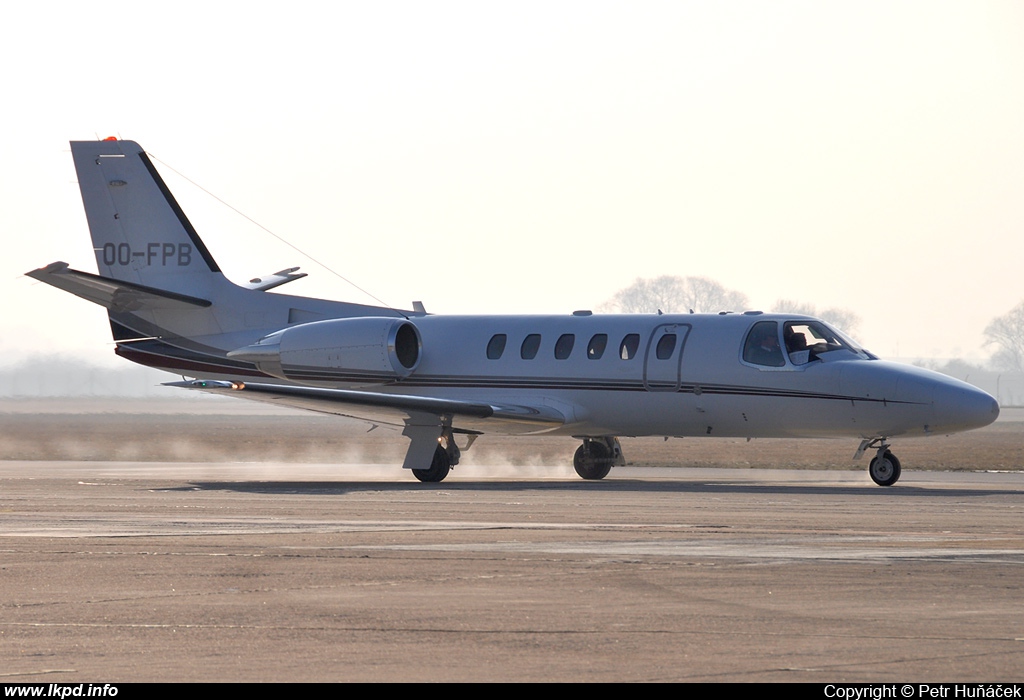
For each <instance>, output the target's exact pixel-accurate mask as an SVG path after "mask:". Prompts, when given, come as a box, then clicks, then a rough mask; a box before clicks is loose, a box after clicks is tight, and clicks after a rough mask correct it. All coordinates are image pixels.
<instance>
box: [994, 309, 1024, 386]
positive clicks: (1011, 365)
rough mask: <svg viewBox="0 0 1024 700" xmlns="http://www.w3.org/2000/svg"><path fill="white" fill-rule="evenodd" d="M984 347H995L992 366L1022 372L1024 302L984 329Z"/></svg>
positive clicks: (1023, 368) (1023, 365)
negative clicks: (985, 339)
mask: <svg viewBox="0 0 1024 700" xmlns="http://www.w3.org/2000/svg"><path fill="white" fill-rule="evenodd" d="M985 337H986V338H988V340H987V341H986V343H985V344H986V345H995V346H996V352H995V354H993V355H992V364H993V365H994V366H996V367H999V368H1001V369H1008V370H1013V371H1016V372H1024V302H1021V303H1019V304H1017V305H1016V306H1015V307H1013V308H1012V309H1010V310H1009V311H1008V312H1006V313H1005V314H1004V315H1002V316H997V317H996V318H994V319H992V321H991V322H990V323H989V324H988V326H986V327H985Z"/></svg>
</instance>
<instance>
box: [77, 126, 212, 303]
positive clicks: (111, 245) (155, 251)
mask: <svg viewBox="0 0 1024 700" xmlns="http://www.w3.org/2000/svg"><path fill="white" fill-rule="evenodd" d="M71 152H72V155H73V156H74V160H75V170H76V171H77V172H78V185H79V188H80V190H81V192H82V203H83V204H84V206H85V215H86V218H87V220H88V222H89V231H90V232H91V235H92V243H93V250H94V252H95V254H96V264H97V266H98V268H99V272H100V276H102V277H106V278H109V279H113V280H118V281H123V282H130V283H134V284H141V285H144V286H146V287H153V288H157V289H164V290H168V291H173V292H179V293H193V294H194V293H195V292H196V291H200V292H201V290H204V289H207V288H208V285H209V282H208V281H207V280H209V279H210V278H211V277H221V272H220V267H219V266H218V265H217V263H216V261H215V260H214V259H213V256H212V255H211V254H210V251H209V250H208V249H207V248H206V246H205V245H204V244H203V241H202V240H201V239H200V238H199V235H198V234H197V233H196V230H195V229H194V228H193V227H192V224H191V223H190V222H189V220H188V218H187V217H186V216H185V213H184V212H183V211H182V210H181V207H180V206H179V205H178V202H177V201H176V200H175V199H174V196H173V195H172V194H171V192H170V190H169V189H168V188H167V185H166V184H165V183H164V181H163V178H161V177H160V174H159V173H158V172H157V170H156V168H155V167H154V166H153V163H152V161H151V160H150V159H149V156H147V155H146V152H145V151H144V150H143V149H142V147H141V146H139V144H137V143H135V142H134V141H117V140H106V141H72V142H71Z"/></svg>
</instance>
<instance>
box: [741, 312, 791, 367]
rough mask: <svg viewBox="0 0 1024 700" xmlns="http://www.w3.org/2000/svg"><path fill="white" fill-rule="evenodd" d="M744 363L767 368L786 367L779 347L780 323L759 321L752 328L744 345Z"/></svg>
mask: <svg viewBox="0 0 1024 700" xmlns="http://www.w3.org/2000/svg"><path fill="white" fill-rule="evenodd" d="M743 361H744V362H749V363H751V364H753V365H764V366H765V367H785V366H786V360H785V358H784V357H783V356H782V348H781V347H780V346H779V323H778V321H759V322H757V323H755V324H754V325H753V326H752V327H751V329H750V332H749V333H747V342H745V343H744V344H743Z"/></svg>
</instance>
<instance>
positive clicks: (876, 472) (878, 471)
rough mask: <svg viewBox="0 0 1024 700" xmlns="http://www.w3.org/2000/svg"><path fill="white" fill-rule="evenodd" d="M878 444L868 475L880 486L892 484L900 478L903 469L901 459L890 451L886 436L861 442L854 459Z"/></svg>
mask: <svg viewBox="0 0 1024 700" xmlns="http://www.w3.org/2000/svg"><path fill="white" fill-rule="evenodd" d="M876 446H877V450H876V452H875V456H874V458H872V460H871V464H869V465H868V475H870V476H871V480H872V481H874V482H875V483H876V484H878V485H879V486H892V485H893V484H895V483H896V482H897V481H899V480H900V474H901V472H902V470H901V469H900V461H899V460H898V459H896V455H894V454H893V453H892V452H890V451H889V443H888V442H886V441H885V438H884V437H881V438H874V439H872V440H864V441H863V442H861V443H860V448H859V449H858V450H857V454H856V455H854V459H857V458H858V457H860V456H861V455H862V454H864V451H865V450H867V449H870V448H872V447H876Z"/></svg>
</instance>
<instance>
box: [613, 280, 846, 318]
mask: <svg viewBox="0 0 1024 700" xmlns="http://www.w3.org/2000/svg"><path fill="white" fill-rule="evenodd" d="M600 308H601V310H603V311H609V312H612V313H622V314H647V313H658V312H659V311H660V312H662V313H666V314H685V313H698V314H701V313H718V312H720V311H743V310H744V309H747V308H749V300H748V299H747V295H746V294H744V293H743V292H738V291H736V290H735V289H727V288H726V287H724V286H723V285H722V284H720V283H719V282H716V281H715V280H713V279H709V278H707V277H678V276H675V275H662V276H661V277H654V278H650V279H647V278H637V279H636V280H635V281H634V282H633V283H632V284H631V285H629V286H628V287H625V288H623V289H620V290H619V291H618V292H617V293H616V294H615V296H613V297H612V298H611V299H609V300H608V301H607V302H605V303H604V304H602V305H601V307H600ZM771 310H772V311H777V312H779V313H788V314H803V315H805V316H814V317H815V318H820V319H821V320H822V321H825V322H826V323H828V324H829V325H831V326H834V327H836V328H838V329H840V330H843V331H846V332H853V331H854V330H855V329H856V328H857V326H858V324H859V323H860V317H859V316H858V315H857V314H855V313H853V312H852V311H850V310H848V309H840V308H834V307H832V308H827V309H820V310H819V309H818V308H817V307H815V305H814V304H810V303H807V302H801V301H794V300H792V299H779V300H777V301H776V302H775V304H774V305H773V306H772V309H771Z"/></svg>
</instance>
